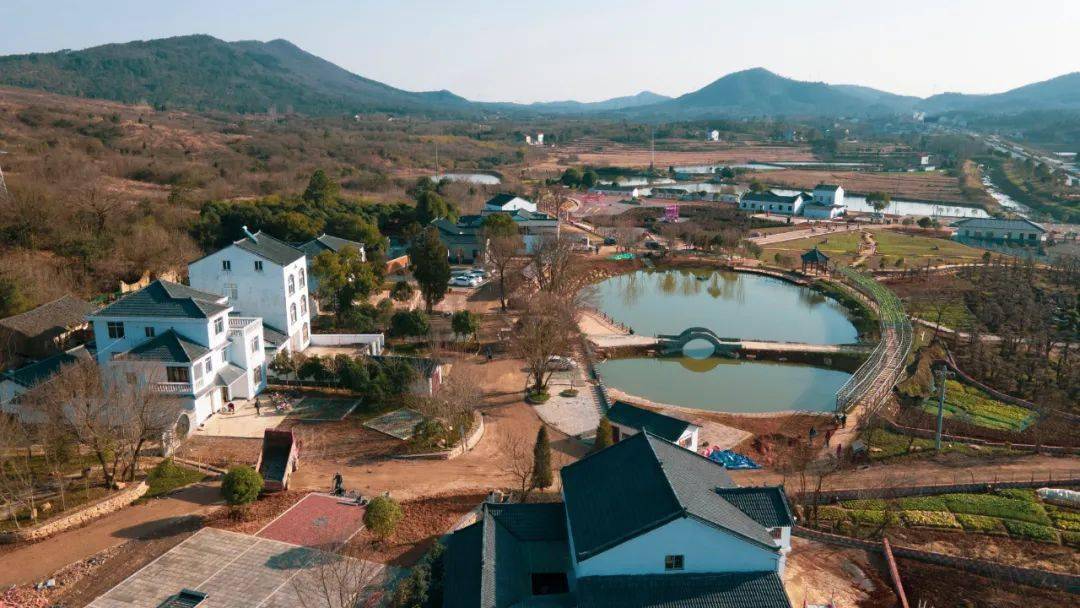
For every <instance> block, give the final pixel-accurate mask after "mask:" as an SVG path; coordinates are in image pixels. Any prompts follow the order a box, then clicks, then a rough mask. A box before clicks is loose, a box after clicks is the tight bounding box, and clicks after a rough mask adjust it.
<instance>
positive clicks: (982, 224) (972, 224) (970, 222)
mask: <svg viewBox="0 0 1080 608" xmlns="http://www.w3.org/2000/svg"><path fill="white" fill-rule="evenodd" d="M953 226H955V227H957V228H974V229H976V230H978V229H982V230H1037V231H1039V232H1046V228H1043V227H1042V226H1040V225H1039V224H1036V223H1035V222H1032V221H1031V220H1024V219H1016V220H1003V219H998V218H993V217H972V218H967V219H963V220H960V221H959V222H955V223H953Z"/></svg>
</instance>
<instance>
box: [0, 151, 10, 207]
mask: <svg viewBox="0 0 1080 608" xmlns="http://www.w3.org/2000/svg"><path fill="white" fill-rule="evenodd" d="M0 154H7V152H6V151H5V150H0ZM7 197H8V189H7V182H5V181H4V168H3V167H0V201H2V200H6V199H7Z"/></svg>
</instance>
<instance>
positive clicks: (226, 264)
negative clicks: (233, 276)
mask: <svg viewBox="0 0 1080 608" xmlns="http://www.w3.org/2000/svg"><path fill="white" fill-rule="evenodd" d="M221 269H222V270H224V271H225V272H229V271H230V270H232V260H221Z"/></svg>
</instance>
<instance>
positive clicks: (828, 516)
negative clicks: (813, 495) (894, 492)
mask: <svg viewBox="0 0 1080 608" xmlns="http://www.w3.org/2000/svg"><path fill="white" fill-rule="evenodd" d="M819 519H820V520H821V521H824V522H828V523H829V524H831V525H832V527H833V528H836V529H839V530H841V531H843V530H845V529H847V530H848V531H852V530H853V529H855V528H859V527H862V528H865V527H872V528H883V527H902V528H932V529H940V530H954V531H958V532H960V531H963V532H968V533H973V534H991V535H999V536H1009V537H1012V538H1017V539H1022V540H1031V541H1037V542H1044V543H1054V544H1059V543H1060V544H1067V545H1070V546H1080V510H1077V509H1070V508H1067V507H1059V506H1055V505H1051V504H1046V503H1044V502H1043V501H1042V500H1041V499H1040V498H1039V496H1038V495H1037V494H1036V493H1035V491H1034V490H1026V489H1009V490H998V491H997V492H994V493H990V494H937V495H932V496H912V497H908V498H897V499H878V498H874V499H862V500H846V501H842V502H840V503H839V504H838V505H835V506H825V507H820V508H819Z"/></svg>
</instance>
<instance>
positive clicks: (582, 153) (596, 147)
mask: <svg viewBox="0 0 1080 608" xmlns="http://www.w3.org/2000/svg"><path fill="white" fill-rule="evenodd" d="M671 143H672V145H671V146H667V145H665V146H664V147H678V148H682V149H658V150H656V151H655V152H653V151H651V150H649V147H648V146H634V145H627V144H619V143H615V142H611V141H604V140H581V141H575V142H571V143H570V144H567V145H566V146H563V147H560V148H558V149H557V150H556V152H555V154H553V155H551V156H548V157H547V158H546V159H545V160H543V161H542V162H540V163H534V164H533V165H532V166H531V167H530V168H532V169H536V170H547V171H555V170H560V171H561V170H562V169H563V168H566V167H567V166H570V165H590V166H594V167H632V168H646V167H648V166H649V165H650V164H651V163H653V162H654V159H655V164H656V166H657V167H661V168H664V169H666V168H668V167H671V166H675V167H678V166H684V165H711V164H717V163H750V162H763V163H764V162H807V161H814V160H816V159H815V158H814V154H813V152H812V151H811V150H810V148H809V147H808V146H778V145H767V144H756V143H746V144H742V145H738V144H736V145H732V144H727V143H713V144H709V143H706V142H671ZM774 172H775V173H781V172H782V171H774ZM812 185H813V184H811V186H812Z"/></svg>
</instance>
